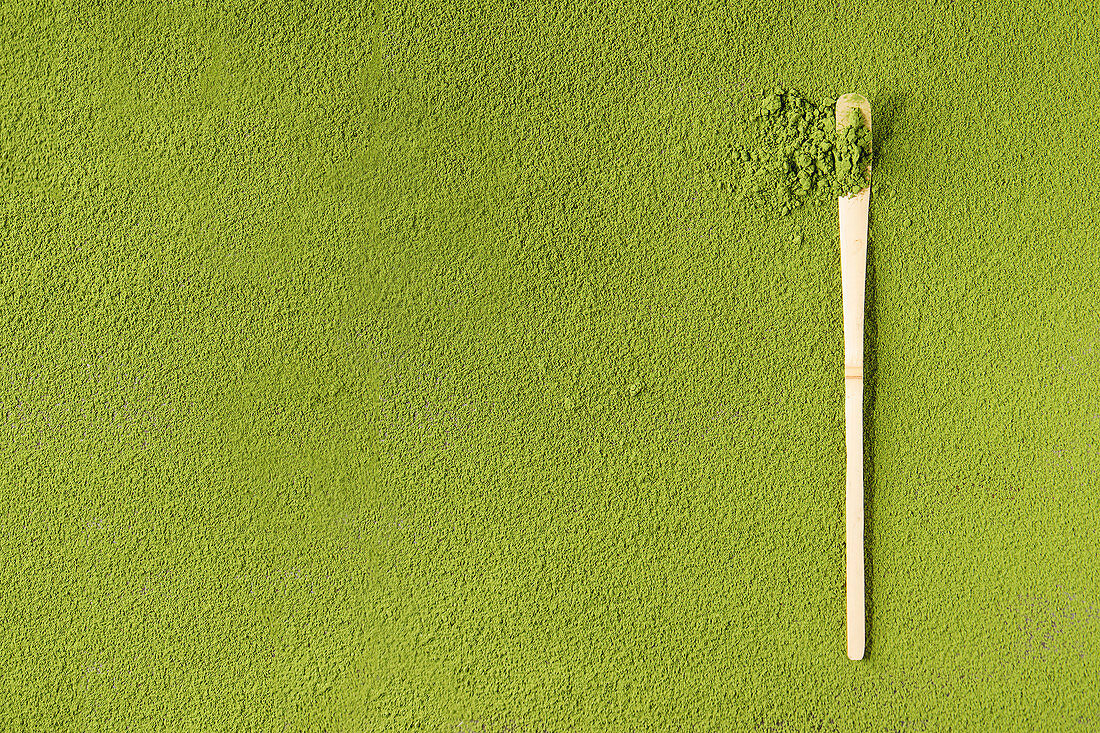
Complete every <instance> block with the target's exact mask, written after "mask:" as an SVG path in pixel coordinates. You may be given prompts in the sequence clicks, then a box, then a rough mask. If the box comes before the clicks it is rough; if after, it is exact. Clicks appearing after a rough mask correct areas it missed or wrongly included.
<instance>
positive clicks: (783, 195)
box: [731, 88, 871, 214]
mask: <svg viewBox="0 0 1100 733" xmlns="http://www.w3.org/2000/svg"><path fill="white" fill-rule="evenodd" d="M834 114H835V100H831V99H827V100H825V101H824V102H823V103H822V104H821V105H820V106H819V105H815V104H813V103H812V102H810V101H809V100H807V99H804V98H803V97H802V95H800V94H799V93H798V92H796V91H794V90H783V89H781V88H775V89H772V90H769V91H765V92H763V93H762V95H761V101H760V106H759V108H758V109H757V110H756V111H755V112H754V113H753V114H752V116H751V118H750V122H749V124H750V126H751V135H750V140H749V142H748V143H747V144H735V145H734V146H733V154H732V158H731V162H732V164H733V176H734V179H735V180H734V182H733V184H732V185H731V189H732V190H733V191H734V192H735V193H737V194H738V195H739V196H740V197H741V198H742V199H743V200H744V201H746V202H748V203H749V204H750V205H751V206H754V207H756V208H762V209H778V210H779V211H780V212H781V213H782V214H789V213H790V212H791V210H792V209H795V208H798V207H799V206H802V204H803V203H806V202H807V201H814V200H816V201H827V200H828V201H831V200H833V199H835V198H836V197H837V196H849V195H852V194H854V193H857V192H858V191H859V190H860V189H862V188H863V187H864V186H866V185H867V183H868V182H869V180H870V171H869V167H868V164H869V163H870V160H871V131H870V129H868V128H867V127H866V125H865V124H864V121H863V116H862V115H861V114H860V113H859V111H858V110H855V109H853V110H851V112H850V118H849V119H846V120H841V124H840V125H839V126H838V125H837V120H836V119H835V118H834ZM838 127H839V128H840V129H842V130H844V133H843V135H841V136H839V137H838V135H837V129H838Z"/></svg>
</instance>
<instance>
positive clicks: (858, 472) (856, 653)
mask: <svg viewBox="0 0 1100 733" xmlns="http://www.w3.org/2000/svg"><path fill="white" fill-rule="evenodd" d="M853 107H855V108H857V109H859V110H860V112H862V113H863V122H864V124H865V125H867V128H868V129H870V128H871V103H870V101H869V100H868V99H867V98H866V97H864V96H862V95H860V94H845V95H843V96H842V97H840V98H839V99H837V101H836V122H837V133H838V135H839V134H842V133H843V130H842V129H841V125H842V124H843V122H842V120H845V119H847V117H848V110H850V109H851V108H853ZM870 202H871V186H870V184H868V185H867V186H866V187H865V188H864V189H863V190H861V191H860V192H859V193H857V194H856V195H855V196H851V197H847V196H842V197H840V199H839V206H840V273H841V287H842V289H843V292H844V429H845V446H846V449H847V453H848V465H847V471H846V482H847V486H846V490H845V500H844V516H845V548H844V553H845V558H846V566H847V567H846V579H847V580H846V594H847V604H848V614H847V616H848V658H849V659H863V651H864V644H865V641H866V637H865V631H866V618H865V615H864V614H865V607H864V593H865V591H864V569H863V303H864V285H865V280H866V278H867V213H868V209H869V207H870Z"/></svg>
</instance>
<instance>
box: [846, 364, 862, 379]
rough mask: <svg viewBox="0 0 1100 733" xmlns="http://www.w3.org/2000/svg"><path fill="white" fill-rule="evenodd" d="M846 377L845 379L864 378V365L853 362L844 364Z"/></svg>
mask: <svg viewBox="0 0 1100 733" xmlns="http://www.w3.org/2000/svg"><path fill="white" fill-rule="evenodd" d="M844 378H845V379H863V367H862V366H852V365H851V364H845V365H844Z"/></svg>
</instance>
